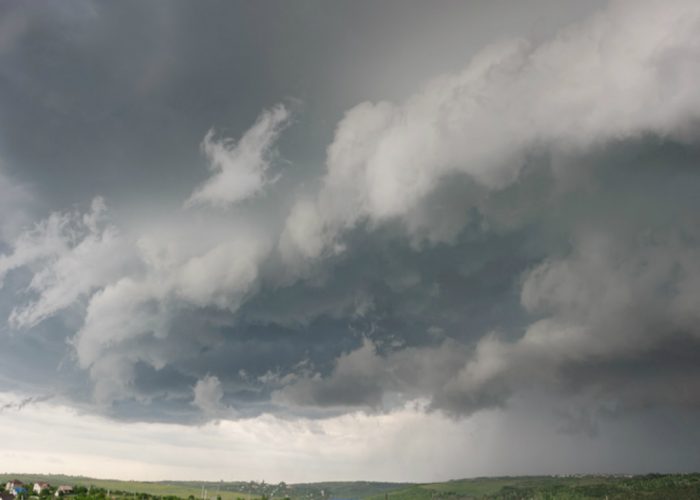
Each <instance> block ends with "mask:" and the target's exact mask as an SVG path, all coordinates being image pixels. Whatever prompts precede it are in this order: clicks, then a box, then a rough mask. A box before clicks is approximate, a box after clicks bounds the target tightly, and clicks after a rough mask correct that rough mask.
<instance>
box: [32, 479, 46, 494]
mask: <svg viewBox="0 0 700 500" xmlns="http://www.w3.org/2000/svg"><path fill="white" fill-rule="evenodd" d="M48 488H49V483H44V482H42V481H39V482H38V483H34V488H33V489H34V493H36V494H37V495H41V492H42V491H44V490H46V489H48Z"/></svg>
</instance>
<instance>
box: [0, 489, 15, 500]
mask: <svg viewBox="0 0 700 500" xmlns="http://www.w3.org/2000/svg"><path fill="white" fill-rule="evenodd" d="M0 500H15V496H14V495H13V494H12V493H9V492H7V491H0Z"/></svg>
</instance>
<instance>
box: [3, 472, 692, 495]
mask: <svg viewBox="0 0 700 500" xmlns="http://www.w3.org/2000/svg"><path fill="white" fill-rule="evenodd" d="M14 478H17V479H20V480H22V481H24V482H25V483H32V482H34V481H46V482H48V483H50V484H52V485H58V484H69V485H82V486H93V487H95V488H102V489H104V490H109V491H111V492H116V491H122V492H129V493H133V494H134V496H135V497H137V498H138V497H139V494H141V495H143V494H148V495H152V496H157V497H165V496H177V497H180V498H188V497H190V496H192V497H194V498H197V499H199V498H200V497H201V496H202V490H203V489H205V490H206V492H207V497H208V498H210V499H216V497H217V496H219V497H221V499H222V500H236V499H237V498H242V499H247V500H250V499H253V498H269V499H271V498H279V499H282V498H291V499H299V500H302V499H306V500H313V499H333V498H343V499H365V500H385V499H390V500H457V499H477V498H479V499H524V498H527V499H534V500H556V499H560V500H578V499H589V498H598V499H608V500H613V499H649V500H652V499H679V500H682V499H700V474H649V475H645V476H567V477H555V476H527V477H495V478H474V479H460V480H455V481H447V482H442V483H426V484H411V483H380V482H368V481H352V482H324V483H306V484H289V485H287V484H284V483H280V484H267V483H262V482H261V483H256V482H206V481H201V482H200V481H160V482H143V481H118V480H107V479H92V478H87V477H80V476H62V475H42V474H0V481H2V482H3V483H4V482H6V481H8V480H10V479H14ZM103 497H104V495H103ZM129 498H131V497H129ZM68 499H70V496H69V497H68ZM76 500H82V499H76Z"/></svg>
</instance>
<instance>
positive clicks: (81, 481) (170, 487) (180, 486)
mask: <svg viewBox="0 0 700 500" xmlns="http://www.w3.org/2000/svg"><path fill="white" fill-rule="evenodd" d="M15 478H16V479H20V480H22V481H23V482H25V483H33V482H35V481H45V482H47V483H49V484H52V485H59V484H68V485H83V486H91V485H92V486H96V487H98V488H104V489H107V490H112V491H125V492H129V493H148V494H149V495H158V496H166V495H173V496H177V497H181V498H188V497H189V496H190V495H191V496H193V497H195V498H200V497H201V496H202V486H204V488H206V489H207V496H208V498H214V499H216V496H217V495H218V496H220V497H221V500H236V499H237V498H243V499H246V500H248V499H252V498H257V497H255V495H249V494H246V493H243V492H240V491H231V490H224V489H223V488H220V483H212V482H206V481H204V482H201V483H190V482H178V481H167V482H165V481H164V482H147V481H119V480H116V479H94V478H89V477H82V476H63V475H59V474H2V475H0V482H2V483H3V484H4V483H5V482H7V481H9V480H11V479H15ZM222 484H226V483H222ZM217 487H219V488H220V489H219V490H218V491H217Z"/></svg>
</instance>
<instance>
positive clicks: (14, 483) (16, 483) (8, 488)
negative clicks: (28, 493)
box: [5, 479, 24, 493]
mask: <svg viewBox="0 0 700 500" xmlns="http://www.w3.org/2000/svg"><path fill="white" fill-rule="evenodd" d="M17 486H24V483H23V482H22V481H20V480H19V479H13V480H12V481H8V482H7V483H6V484H5V490H6V491H8V492H10V493H12V490H13V489H14V488H15V487H17Z"/></svg>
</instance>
